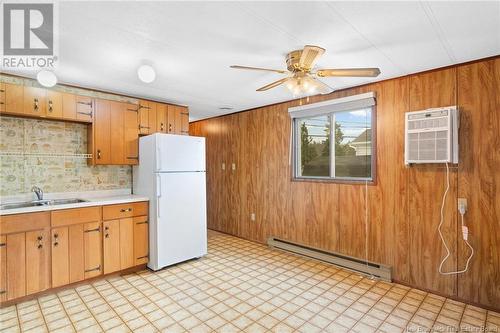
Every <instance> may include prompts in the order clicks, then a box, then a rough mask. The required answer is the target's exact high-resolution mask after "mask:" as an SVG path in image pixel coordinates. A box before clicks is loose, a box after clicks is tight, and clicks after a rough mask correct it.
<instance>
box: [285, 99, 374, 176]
mask: <svg viewBox="0 0 500 333" xmlns="http://www.w3.org/2000/svg"><path fill="white" fill-rule="evenodd" d="M369 96H373V95H369ZM369 96H367V94H363V95H358V96H354V97H358V98H356V99H354V102H355V103H352V100H353V97H348V98H347V99H348V101H347V102H349V103H348V104H346V101H345V100H346V98H343V99H338V100H332V101H327V102H322V103H316V104H310V105H306V106H304V107H297V108H291V110H292V111H290V110H289V112H290V114H291V116H292V118H293V143H294V146H293V157H294V158H293V160H294V177H295V178H297V179H331V180H336V179H338V180H353V181H365V180H373V169H374V168H373V167H372V163H373V160H374V145H372V142H373V140H372V138H373V135H374V134H373V132H372V119H373V118H374V111H373V106H374V104H375V99H374V96H373V97H369ZM367 97H368V98H367ZM367 99H368V100H367ZM339 100H340V103H339ZM342 100H343V101H342ZM319 104H321V105H319ZM339 104H341V105H339ZM346 109H347V110H346ZM308 114H310V115H308ZM332 129H333V130H332Z"/></svg>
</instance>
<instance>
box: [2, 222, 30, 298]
mask: <svg viewBox="0 0 500 333" xmlns="http://www.w3.org/2000/svg"><path fill="white" fill-rule="evenodd" d="M6 238H7V242H6V246H7V251H6V254H7V258H6V266H7V269H6V271H7V300H11V299H14V298H18V297H23V296H25V295H26V265H25V263H26V233H24V232H21V233H17V234H10V235H7V237H6Z"/></svg>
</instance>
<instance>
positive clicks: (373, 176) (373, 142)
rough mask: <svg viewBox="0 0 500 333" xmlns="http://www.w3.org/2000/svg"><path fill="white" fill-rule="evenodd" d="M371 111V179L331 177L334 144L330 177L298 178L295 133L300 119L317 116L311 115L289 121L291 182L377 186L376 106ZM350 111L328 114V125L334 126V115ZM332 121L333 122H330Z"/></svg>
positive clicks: (298, 156) (296, 136) (333, 165)
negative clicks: (290, 131)
mask: <svg viewBox="0 0 500 333" xmlns="http://www.w3.org/2000/svg"><path fill="white" fill-rule="evenodd" d="M369 107H370V108H371V109H372V112H371V119H370V120H371V132H372V134H371V148H372V154H371V177H370V178H358V177H332V176H331V175H332V174H335V172H334V171H335V154H334V152H335V144H333V145H332V144H331V145H330V156H333V160H332V161H333V163H332V165H330V176H329V177H324V176H299V175H298V167H299V165H300V153H298V145H299V133H298V132H297V129H298V126H297V122H298V121H300V120H301V119H307V118H311V117H315V116H318V115H316V114H311V115H310V116H303V117H293V118H292V119H291V125H292V138H291V142H292V147H291V148H292V149H291V150H292V151H291V153H292V165H291V168H290V169H291V172H292V174H291V181H293V182H317V183H337V184H365V183H366V184H368V185H377V116H376V115H377V104H374V105H372V106H369ZM345 111H351V110H338V111H333V112H330V113H328V114H323V115H328V117H329V118H330V124H334V123H335V122H334V121H335V116H334V115H335V113H337V112H345ZM332 120H333V121H332ZM330 142H335V130H333V131H332V130H330Z"/></svg>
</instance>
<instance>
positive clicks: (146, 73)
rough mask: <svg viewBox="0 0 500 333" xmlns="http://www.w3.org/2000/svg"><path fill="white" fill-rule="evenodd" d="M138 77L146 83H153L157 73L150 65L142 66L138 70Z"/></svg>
mask: <svg viewBox="0 0 500 333" xmlns="http://www.w3.org/2000/svg"><path fill="white" fill-rule="evenodd" d="M137 76H139V80H141V81H142V82H144V83H151V82H153V81H154V80H155V78H156V73H155V70H154V68H153V67H151V66H149V65H142V66H140V67H139V69H137Z"/></svg>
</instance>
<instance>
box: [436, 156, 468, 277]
mask: <svg viewBox="0 0 500 333" xmlns="http://www.w3.org/2000/svg"><path fill="white" fill-rule="evenodd" d="M449 190H450V168H449V166H448V163H446V190H445V191H444V194H443V201H442V202H441V221H440V222H439V226H438V233H439V237H440V238H441V241H442V242H443V245H444V248H445V249H446V256H445V257H444V258H443V260H442V261H441V264H440V265H439V274H442V275H452V274H461V273H465V272H467V270H468V269H469V263H470V261H471V259H472V257H473V256H474V248H473V247H472V246H471V245H470V243H469V240H468V238H469V229H468V228H467V226H466V225H465V223H464V214H465V209H462V208H460V210H459V211H460V215H461V217H462V236H463V239H464V242H465V244H467V246H468V247H469V248H470V250H471V253H470V256H469V258H468V259H467V262H466V264H465V268H464V269H463V270H461V271H454V272H443V265H444V263H445V262H446V260H448V258H449V257H450V255H451V252H450V249H449V248H448V245H447V244H446V241H445V239H444V237H443V233H442V232H441V227H442V226H443V223H444V205H445V202H446V197H447V195H448V191H449Z"/></svg>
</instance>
